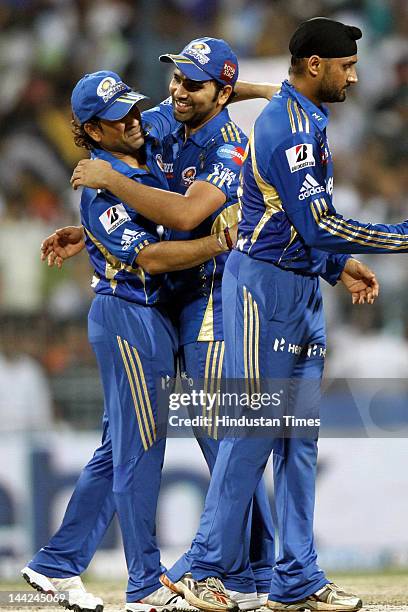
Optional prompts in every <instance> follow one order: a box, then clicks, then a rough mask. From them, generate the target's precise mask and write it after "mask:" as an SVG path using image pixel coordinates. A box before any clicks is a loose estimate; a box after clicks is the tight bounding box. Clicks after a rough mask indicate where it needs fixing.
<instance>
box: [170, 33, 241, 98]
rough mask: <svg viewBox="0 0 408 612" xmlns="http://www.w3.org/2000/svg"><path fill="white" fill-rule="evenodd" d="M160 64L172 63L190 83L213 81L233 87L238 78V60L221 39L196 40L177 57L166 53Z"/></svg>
mask: <svg viewBox="0 0 408 612" xmlns="http://www.w3.org/2000/svg"><path fill="white" fill-rule="evenodd" d="M159 59H160V61H161V62H173V63H174V64H175V65H176V66H177V68H178V69H179V70H181V72H182V73H183V74H184V75H185V76H186V77H187V78H188V79H191V80H192V81H210V80H213V79H214V80H215V81H218V82H219V83H222V84H223V85H232V86H234V84H235V82H236V80H237V78H238V58H237V56H236V55H235V53H234V52H233V50H232V49H231V47H230V46H229V44H228V43H226V42H225V40H222V39H221V38H208V37H206V38H197V39H196V40H192V41H191V42H190V43H188V45H187V46H186V47H184V49H183V50H182V51H181V53H179V54H178V55H173V54H171V53H166V55H161V56H160V58H159Z"/></svg>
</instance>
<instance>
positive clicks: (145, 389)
mask: <svg viewBox="0 0 408 612" xmlns="http://www.w3.org/2000/svg"><path fill="white" fill-rule="evenodd" d="M132 350H133V354H134V356H135V359H136V361H137V364H138V366H139V373H140V378H141V380H142V386H143V391H144V398H145V401H146V405H147V411H148V414H149V420H150V425H151V428H152V432H153V438H154V439H155V440H156V423H155V422H154V416H153V410H152V405H151V403H150V396H149V390H148V388H147V384H146V379H145V375H144V372H143V366H142V362H141V361H140V357H139V353H138V352H137V350H136V349H135V347H132Z"/></svg>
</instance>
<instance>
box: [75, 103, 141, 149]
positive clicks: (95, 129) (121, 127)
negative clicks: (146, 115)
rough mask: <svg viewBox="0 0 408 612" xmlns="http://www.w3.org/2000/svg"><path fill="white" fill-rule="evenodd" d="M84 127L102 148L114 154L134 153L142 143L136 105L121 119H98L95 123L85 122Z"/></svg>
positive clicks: (139, 118) (139, 119)
mask: <svg viewBox="0 0 408 612" xmlns="http://www.w3.org/2000/svg"><path fill="white" fill-rule="evenodd" d="M84 128H85V130H86V132H87V133H88V134H89V136H91V138H93V140H94V141H96V142H97V143H98V145H99V146H100V147H101V148H102V149H105V151H109V152H110V153H112V154H114V155H115V154H119V156H125V155H134V154H135V153H136V152H137V151H138V150H139V149H140V148H141V147H142V146H143V145H144V135H143V129H142V124H141V117H140V111H139V109H138V107H137V106H136V105H135V106H133V108H132V109H131V110H130V111H129V112H128V114H127V115H125V116H124V117H123V118H122V119H118V120H117V121H106V119H99V121H98V123H97V124H94V123H85V125H84Z"/></svg>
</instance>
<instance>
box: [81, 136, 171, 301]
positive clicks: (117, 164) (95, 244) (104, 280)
mask: <svg viewBox="0 0 408 612" xmlns="http://www.w3.org/2000/svg"><path fill="white" fill-rule="evenodd" d="M145 146H146V149H147V155H148V163H149V167H144V168H133V167H131V166H128V165H127V164H126V163H124V162H122V161H121V160H119V159H118V158H117V157H115V156H114V155H111V154H110V153H108V152H107V151H103V150H102V149H95V150H94V151H93V153H92V157H94V158H96V159H102V160H104V161H108V162H109V163H110V164H112V167H113V168H114V170H117V171H118V172H120V173H121V174H124V175H125V176H127V177H128V178H131V179H133V180H135V181H138V182H141V183H143V184H144V185H148V186H149V187H159V188H161V189H167V180H166V177H165V175H164V173H163V172H162V170H161V169H160V168H159V166H158V165H157V163H156V162H155V160H154V151H155V150H160V149H157V146H156V145H155V141H154V140H149V139H147V141H146V145H145ZM81 223H82V225H83V227H84V229H85V244H86V248H87V251H88V254H89V258H90V261H91V264H92V266H93V267H94V278H93V282H92V288H93V290H94V292H95V293H101V294H106V295H116V296H118V297H121V298H124V299H126V300H129V301H132V302H136V303H138V304H146V305H152V304H157V303H158V302H159V301H160V297H161V287H162V284H163V275H155V276H150V275H149V274H148V273H146V272H145V271H144V270H143V269H142V268H140V266H138V265H137V263H136V262H135V260H136V257H137V255H138V254H139V253H140V251H141V250H142V249H143V248H144V247H145V246H148V245H149V244H153V243H155V242H159V236H158V234H157V231H156V224H155V223H152V222H151V221H149V220H147V219H145V218H144V217H142V216H141V215H139V214H138V213H137V212H136V211H135V210H133V209H132V208H129V207H128V206H126V205H125V204H123V203H122V202H121V201H120V200H118V198H116V197H115V196H113V195H112V194H111V193H109V192H107V191H103V190H100V189H98V190H96V189H89V188H85V189H84V190H83V193H82V198H81Z"/></svg>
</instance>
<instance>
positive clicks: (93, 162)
mask: <svg viewBox="0 0 408 612" xmlns="http://www.w3.org/2000/svg"><path fill="white" fill-rule="evenodd" d="M111 171H112V166H111V164H110V163H109V162H107V161H105V160H103V159H81V161H80V162H78V164H77V166H76V168H75V169H74V171H73V173H72V176H71V185H72V187H73V188H74V189H78V187H91V188H92V189H106V188H107V183H108V177H109V173H110V172H111Z"/></svg>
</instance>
